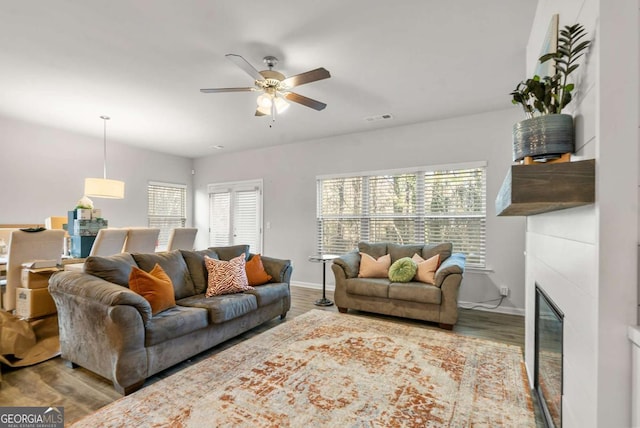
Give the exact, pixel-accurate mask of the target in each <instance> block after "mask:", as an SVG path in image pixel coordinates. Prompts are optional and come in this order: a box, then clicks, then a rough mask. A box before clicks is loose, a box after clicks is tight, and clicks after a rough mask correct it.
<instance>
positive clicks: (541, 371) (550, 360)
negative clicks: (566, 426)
mask: <svg viewBox="0 0 640 428" xmlns="http://www.w3.org/2000/svg"><path fill="white" fill-rule="evenodd" d="M563 322H564V314H563V313H562V311H561V310H560V309H559V308H558V306H557V305H556V304H555V303H554V302H553V300H551V298H550V297H549V296H548V295H547V294H546V293H545V292H544V290H543V289H542V288H541V287H540V286H539V285H538V284H537V283H536V301H535V363H534V387H535V392H536V394H537V396H538V402H539V403H540V406H541V408H542V413H543V415H544V418H545V421H546V423H547V426H548V427H554V428H559V427H561V426H562V384H563V382H562V380H563V373H562V369H563V368H562V356H563Z"/></svg>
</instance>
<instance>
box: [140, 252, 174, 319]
mask: <svg viewBox="0 0 640 428" xmlns="http://www.w3.org/2000/svg"><path fill="white" fill-rule="evenodd" d="M129 289H130V290H131V291H135V292H136V293H138V294H139V295H141V296H142V297H144V298H145V299H146V300H147V301H148V302H149V304H150V305H151V314H152V315H156V314H159V313H160V312H162V311H166V310H167V309H171V308H173V307H174V306H175V305H176V299H175V297H174V292H173V283H172V282H171V278H169V275H167V274H166V273H165V271H164V269H162V267H160V265H159V264H158V263H156V265H155V266H154V267H153V269H151V272H145V271H143V270H142V269H140V268H139V267H137V266H132V267H131V273H129Z"/></svg>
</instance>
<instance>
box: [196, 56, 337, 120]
mask: <svg viewBox="0 0 640 428" xmlns="http://www.w3.org/2000/svg"><path fill="white" fill-rule="evenodd" d="M225 56H226V57H227V58H228V59H230V60H231V61H233V62H234V63H235V64H236V65H237V66H238V67H240V68H241V69H242V70H244V71H245V72H246V73H247V74H248V75H249V76H251V77H252V78H253V79H254V86H250V87H246V88H212V89H200V92H203V93H205V94H211V93H217V92H255V91H259V92H262V93H261V94H260V96H258V100H257V102H258V107H257V109H256V116H268V115H271V116H272V118H273V120H275V117H276V114H278V113H282V112H283V111H285V110H286V109H287V108H288V107H289V103H287V101H285V100H288V101H293V102H294V103H298V104H302V105H303V106H306V107H310V108H312V109H314V110H322V109H324V108H325V107H326V106H327V105H326V104H325V103H321V102H320V101H316V100H314V99H311V98H308V97H305V96H303V95H300V94H297V93H295V92H291V89H292V88H295V87H296V86H300V85H304V84H305V83H311V82H315V81H316V80H322V79H327V78H329V77H331V74H329V71H327V70H326V69H324V68H322V67H320V68H316V69H315V70H311V71H307V72H306V73H301V74H296V75H295V76H291V77H285V76H284V75H283V74H282V73H279V72H277V71H274V70H273V67H274V66H275V65H276V64H277V63H278V58H276V57H274V56H265V57H264V59H263V62H264V63H265V64H266V65H267V67H268V68H269V69H268V70H262V71H258V70H256V68H255V67H254V66H252V65H251V64H249V62H248V61H247V60H246V59H244V58H243V57H242V56H240V55H236V54H226V55H225Z"/></svg>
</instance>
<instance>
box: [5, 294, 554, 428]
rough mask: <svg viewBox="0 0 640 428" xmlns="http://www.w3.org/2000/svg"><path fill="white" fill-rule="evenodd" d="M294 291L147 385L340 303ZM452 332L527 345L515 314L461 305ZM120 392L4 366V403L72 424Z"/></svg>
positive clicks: (40, 367)
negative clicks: (255, 322) (278, 306)
mask: <svg viewBox="0 0 640 428" xmlns="http://www.w3.org/2000/svg"><path fill="white" fill-rule="evenodd" d="M291 295H292V304H291V306H292V307H291V311H290V312H289V313H288V314H287V318H286V319H285V320H284V321H281V320H280V319H279V318H276V319H274V320H271V321H269V322H267V323H265V324H263V325H261V326H259V327H256V328H255V329H253V330H251V331H249V332H246V333H245V334H242V335H241V336H239V337H237V338H234V339H231V340H229V341H227V342H225V343H223V344H221V345H218V346H216V347H214V348H212V349H210V350H208V351H205V352H203V353H201V354H199V355H197V356H195V357H193V358H191V359H189V360H187V361H184V362H182V363H180V364H178V365H176V366H174V367H172V368H170V369H167V370H165V371H163V372H162V373H159V374H157V375H155V376H153V377H152V378H150V379H148V380H147V382H146V383H145V385H150V384H152V383H153V382H156V381H158V380H159V379H163V378H165V377H167V376H170V375H172V374H174V373H176V372H178V371H180V370H182V369H184V368H185V367H188V366H190V365H193V364H195V363H197V362H198V361H201V360H203V359H205V358H207V357H209V356H211V355H213V354H216V353H218V352H220V351H221V350H223V349H226V348H229V347H231V346H233V345H234V344H236V343H238V342H239V341H242V340H246V339H247V338H249V337H252V336H255V335H257V334H260V333H261V332H263V331H265V330H268V329H269V328H272V327H274V326H277V325H279V324H281V323H283V322H294V321H293V320H294V319H295V317H297V316H299V315H301V314H303V313H305V312H307V311H309V310H311V309H321V310H325V311H332V312H337V308H336V307H335V305H334V306H329V307H319V306H315V305H314V304H313V302H314V301H315V300H316V299H318V298H320V297H321V292H320V291H319V290H315V289H308V288H301V287H291ZM327 298H329V299H333V295H332V293H331V292H327ZM349 313H351V314H355V315H357V316H363V317H376V318H383V319H389V320H394V321H395V322H402V323H409V324H412V325H416V326H420V327H423V328H431V329H438V327H437V325H436V324H430V323H425V322H420V321H412V320H405V319H400V318H395V317H387V316H383V315H374V314H369V313H364V312H356V311H350V312H349ZM453 331H454V332H455V333H458V334H461V335H464V336H472V337H478V338H483V339H490V340H495V341H498V342H503V343H507V344H511V345H516V346H520V347H521V348H523V346H524V319H523V318H522V317H519V316H515V315H505V314H496V313H492V312H484V311H476V310H468V309H461V310H460V319H459V321H458V324H456V325H455V326H454V328H453ZM120 397H121V396H120V395H119V394H118V393H116V392H115V390H114V389H113V385H112V384H111V382H110V381H108V380H106V379H104V378H102V377H100V376H98V375H95V374H93V373H92V372H90V371H88V370H85V369H83V368H76V369H71V368H68V367H67V366H66V365H64V363H63V361H62V360H61V359H60V358H54V359H52V360H49V361H46V362H44V363H41V364H37V365H35V366H31V367H25V368H21V369H11V368H7V367H4V366H3V367H2V383H1V384H0V406H63V407H64V412H65V421H66V422H67V423H70V422H73V421H75V420H78V419H80V418H81V417H83V416H85V415H87V414H89V413H91V412H93V411H95V410H97V409H99V408H100V407H103V406H105V405H107V404H109V403H111V402H112V401H114V400H116V399H118V398H120ZM540 426H542V425H540Z"/></svg>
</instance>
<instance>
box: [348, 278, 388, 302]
mask: <svg viewBox="0 0 640 428" xmlns="http://www.w3.org/2000/svg"><path fill="white" fill-rule="evenodd" d="M346 288H347V293H349V294H357V295H358V296H369V297H384V298H385V299H386V298H387V297H389V279H388V278H384V279H383V278H351V279H347V287H346Z"/></svg>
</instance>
